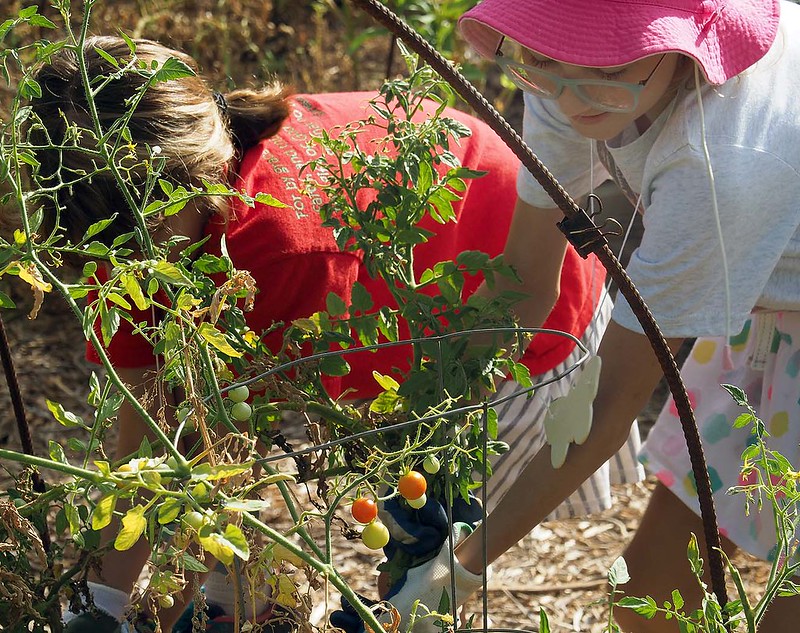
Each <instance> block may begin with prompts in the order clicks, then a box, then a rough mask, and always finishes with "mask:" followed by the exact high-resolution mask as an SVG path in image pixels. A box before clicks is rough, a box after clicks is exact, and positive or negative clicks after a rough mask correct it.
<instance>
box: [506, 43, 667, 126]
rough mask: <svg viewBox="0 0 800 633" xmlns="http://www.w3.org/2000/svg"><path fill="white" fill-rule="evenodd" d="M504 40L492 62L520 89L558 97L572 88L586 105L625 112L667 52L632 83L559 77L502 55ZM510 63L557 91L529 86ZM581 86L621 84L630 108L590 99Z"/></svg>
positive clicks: (631, 109)
mask: <svg viewBox="0 0 800 633" xmlns="http://www.w3.org/2000/svg"><path fill="white" fill-rule="evenodd" d="M505 40H506V36H505V35H503V36H502V37H501V38H500V41H499V42H498V43H497V49H495V53H494V60H495V63H496V64H497V65H498V66H500V68H501V70H502V71H503V72H504V73H505V75H506V77H508V78H509V79H510V80H511V81H512V82H513V83H514V85H515V86H517V87H518V88H519V89H520V90H522V91H524V92H528V93H530V94H534V95H536V96H538V97H542V98H544V99H558V98H559V97H560V96H561V95H562V93H563V92H564V88H570V89H571V90H572V92H573V93H574V94H575V95H576V96H577V97H578V98H579V99H580V100H581V101H583V102H584V103H586V104H588V105H591V106H594V107H596V108H597V109H599V110H603V111H604V112H618V113H625V112H633V111H634V110H636V108H637V106H638V105H639V95H640V94H641V93H642V91H643V90H644V89H645V88H646V87H647V84H648V82H649V81H650V80H651V79H652V78H653V75H655V74H656V71H657V70H658V68H659V67H660V66H661V62H663V61H664V58H665V57H666V56H667V54H666V53H664V54H662V55H661V59H659V60H658V63H657V64H656V65H655V66H653V70H651V71H650V74H649V75H647V77H645V78H644V79H642V80H641V81H638V82H636V83H631V82H628V81H616V80H613V79H568V78H566V77H561V76H560V75H557V74H555V73H551V72H548V71H546V70H543V69H541V68H537V67H536V66H531V65H529V64H523V63H522V62H517V61H514V60H513V59H511V58H508V57H506V56H505V55H503V51H502V50H500V49H501V48H502V46H503V42H505ZM511 67H516V68H520V69H522V70H524V71H525V72H531V73H533V74H534V75H539V76H540V77H543V78H545V79H548V80H550V81H552V82H553V83H555V84H556V87H557V91H556V92H555V93H553V94H544V93H542V92H538V91H534V90H531V89H530V87H529V86H527V87H526V85H525V83H524V81H523V80H522V79H521V78H520V77H519V76H518V75H516V74H514V73H512V72H509V68H511ZM582 86H597V87H600V88H624V89H626V90H628V91H629V92H630V93H631V94H632V95H633V105H632V106H631V107H630V108H625V109H621V108H613V109H612V108H611V106H607V105H605V104H602V103H599V102H597V101H595V100H593V99H589V98H588V97H587V96H586V95H584V94H583V93H582V91H581V90H580V88H581V87H582ZM575 88H578V90H575Z"/></svg>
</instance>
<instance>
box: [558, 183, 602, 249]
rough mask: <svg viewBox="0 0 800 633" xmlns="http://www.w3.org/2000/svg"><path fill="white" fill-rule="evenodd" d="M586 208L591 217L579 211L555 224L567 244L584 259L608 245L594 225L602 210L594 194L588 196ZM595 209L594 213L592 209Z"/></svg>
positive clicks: (598, 199) (582, 210) (598, 228)
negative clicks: (590, 211)
mask: <svg viewBox="0 0 800 633" xmlns="http://www.w3.org/2000/svg"><path fill="white" fill-rule="evenodd" d="M587 206H588V207H589V208H590V209H592V210H593V211H592V213H591V215H590V214H588V213H587V212H586V210H584V209H581V210H580V212H579V213H576V214H575V215H574V216H573V217H571V218H564V219H563V220H561V222H558V223H556V226H558V228H559V230H560V231H561V232H562V233H563V234H564V235H566V237H567V240H569V243H570V244H572V245H573V246H574V247H575V250H576V251H578V255H580V256H581V257H583V258H584V259H586V258H587V257H589V255H591V254H592V253H594V252H595V251H596V250H599V249H601V248H603V246H606V245H607V244H608V240H606V238H605V235H603V233H602V232H601V231H600V227H598V226H597V225H596V224H595V223H594V218H595V216H597V215H598V214H599V213H600V212H601V211H602V209H603V205H602V203H601V202H600V198H598V197H597V196H596V195H595V194H589V200H588V204H587ZM595 208H596V209H597V210H596V211H595V210H594V209H595Z"/></svg>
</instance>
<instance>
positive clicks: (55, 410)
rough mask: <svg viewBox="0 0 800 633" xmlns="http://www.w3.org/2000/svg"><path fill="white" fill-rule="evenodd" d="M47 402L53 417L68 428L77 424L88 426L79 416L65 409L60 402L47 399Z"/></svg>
mask: <svg viewBox="0 0 800 633" xmlns="http://www.w3.org/2000/svg"><path fill="white" fill-rule="evenodd" d="M45 403H46V404H47V409H48V410H49V411H50V413H52V414H53V417H54V418H55V419H56V421H57V422H58V423H59V424H60V425H61V426H65V427H66V428H68V429H72V428H75V427H76V426H80V427H85V426H86V424H85V423H84V421H83V420H82V419H81V418H80V417H79V416H77V415H75V414H74V413H70V412H69V411H67V410H65V409H64V407H63V406H61V405H60V404H58V402H53V401H52V400H45Z"/></svg>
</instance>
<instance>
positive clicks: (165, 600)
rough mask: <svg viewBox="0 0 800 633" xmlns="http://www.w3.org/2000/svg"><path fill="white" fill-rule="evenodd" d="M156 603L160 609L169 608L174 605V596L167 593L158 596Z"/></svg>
mask: <svg viewBox="0 0 800 633" xmlns="http://www.w3.org/2000/svg"><path fill="white" fill-rule="evenodd" d="M158 605H159V606H160V607H161V608H162V609H171V608H172V607H174V606H175V598H173V597H172V596H170V595H169V594H167V595H164V596H158Z"/></svg>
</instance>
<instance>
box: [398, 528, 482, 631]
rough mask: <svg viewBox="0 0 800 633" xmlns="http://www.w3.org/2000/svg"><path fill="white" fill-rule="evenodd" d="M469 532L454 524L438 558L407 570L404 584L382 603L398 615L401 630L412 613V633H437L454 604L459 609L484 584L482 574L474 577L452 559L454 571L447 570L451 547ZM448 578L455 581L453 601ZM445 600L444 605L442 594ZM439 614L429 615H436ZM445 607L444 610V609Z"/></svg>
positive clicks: (406, 626) (405, 629)
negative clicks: (387, 603)
mask: <svg viewBox="0 0 800 633" xmlns="http://www.w3.org/2000/svg"><path fill="white" fill-rule="evenodd" d="M471 531H472V529H471V528H470V527H469V526H468V525H466V524H464V523H456V524H455V525H454V526H453V532H452V535H451V536H450V537H448V538H447V539H446V540H445V542H444V543H443V545H442V547H441V549H440V550H439V553H438V554H437V556H436V557H435V558H433V559H431V560H429V561H428V562H426V563H423V564H421V565H419V566H417V567H412V568H411V569H409V570H408V572H407V574H406V576H405V579H404V581H402V582H398V583H396V584H395V585H394V586H393V587H392V588H391V590H390V591H389V594H388V595H387V596H386V598H385V600H386V601H388V602H389V603H391V604H392V606H393V607H394V608H395V609H397V611H398V613H399V614H400V629H399V630H400V631H407V630H408V626H409V623H410V621H411V620H410V618H411V613H412V612H413V613H414V627H413V631H414V633H436V631H438V630H439V629H440V625H438V624H437V622H439V621H440V620H441V619H442V618H445V619H446V620H447V619H451V613H452V608H453V603H455V604H456V605H458V606H460V605H462V604H463V603H464V602H465V601H466V600H467V598H469V597H470V596H471V595H472V594H473V593H475V592H476V591H477V590H478V589H479V588H480V587H481V585H482V584H483V575H482V574H473V573H471V572H469V571H467V570H466V569H464V567H462V566H461V564H460V563H459V562H458V559H454V568H453V570H452V573H451V569H450V548H451V543H452V544H453V545H452V546H453V547H454V546H455V544H457V543H458V541H459V540H460V537H461V536H462V535H463V536H466V535H467V534H469V533H470V532H471ZM451 578H454V579H455V600H452V599H451V592H452V585H451ZM444 594H446V596H447V597H446V598H445V600H444V602H443V600H442V599H443V595H444ZM440 605H443V609H442V612H441V613H440V614H439V615H430V614H431V613H432V612H438V610H439V606H440ZM445 605H446V607H445Z"/></svg>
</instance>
